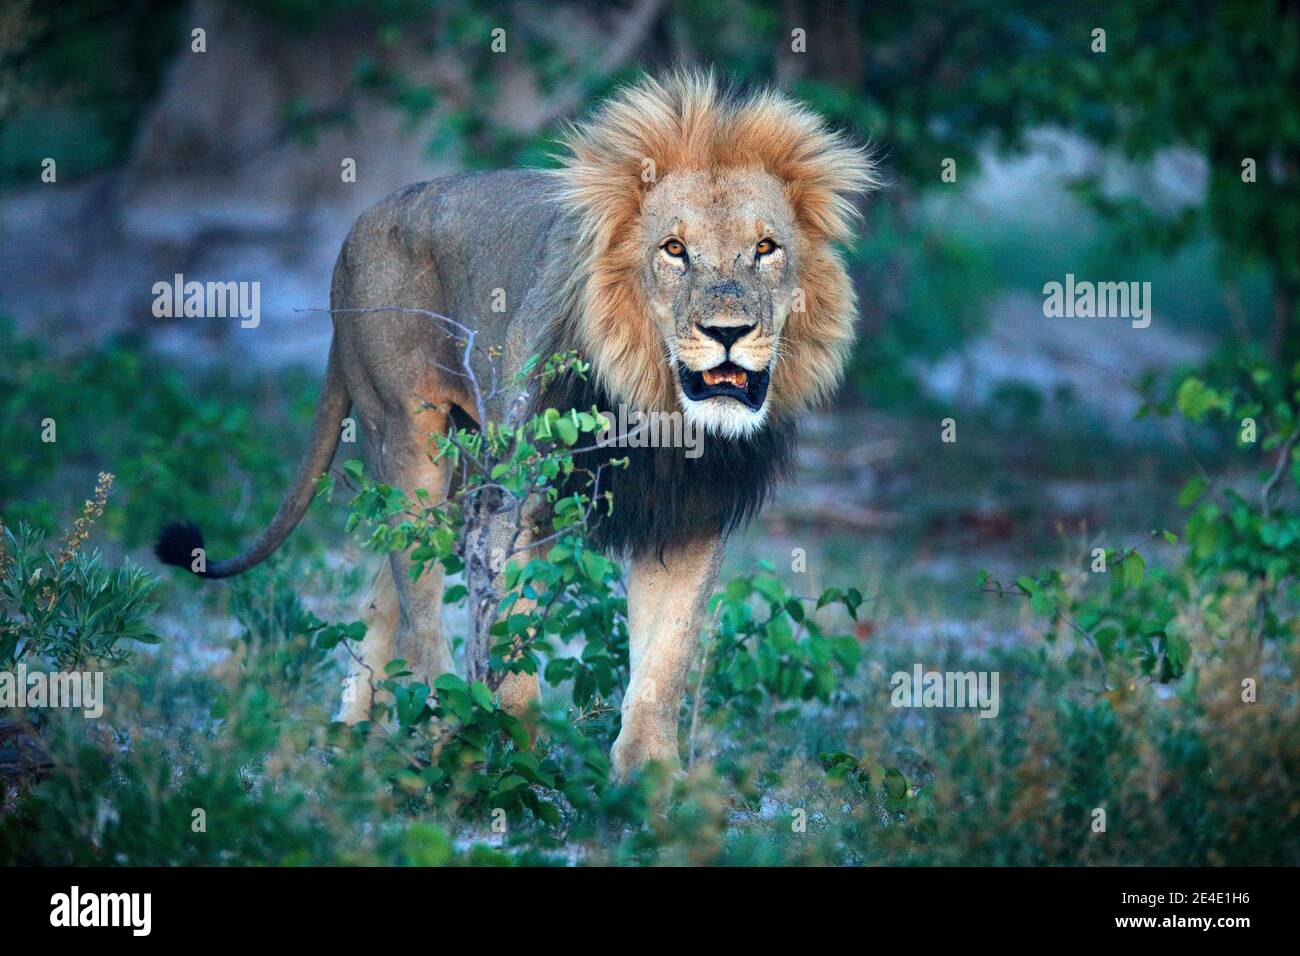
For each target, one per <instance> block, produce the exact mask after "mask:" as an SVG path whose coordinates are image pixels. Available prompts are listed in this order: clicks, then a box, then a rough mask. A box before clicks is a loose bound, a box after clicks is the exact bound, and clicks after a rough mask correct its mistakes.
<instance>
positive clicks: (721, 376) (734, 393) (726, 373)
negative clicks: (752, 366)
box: [677, 361, 771, 412]
mask: <svg viewBox="0 0 1300 956" xmlns="http://www.w3.org/2000/svg"><path fill="white" fill-rule="evenodd" d="M677 377H678V378H679V379H680V380H681V383H682V394H684V395H685V396H686V397H687V398H688V399H690V400H691V401H693V402H701V401H704V400H705V399H709V398H724V397H725V398H734V399H735V400H736V401H738V402H740V403H741V404H742V405H744V406H745V407H746V408H748V409H750V410H751V411H755V412H756V411H758V410H759V409H760V408H762V407H763V402H764V400H766V398H767V385H768V382H769V381H771V375H770V374H769V373H768V370H767V369H761V370H759V371H757V372H751V371H749V370H748V369H744V368H741V367H740V366H739V365H737V364H736V363H734V362H730V361H728V362H723V363H722V364H721V365H715V366H714V367H713V368H709V369H705V370H704V371H701V372H695V371H692V370H691V369H689V368H687V367H686V366H685V365H684V364H683V363H681V362H678V363H677Z"/></svg>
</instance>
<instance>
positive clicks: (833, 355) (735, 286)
mask: <svg viewBox="0 0 1300 956" xmlns="http://www.w3.org/2000/svg"><path fill="white" fill-rule="evenodd" d="M567 146H568V153H569V154H568V156H567V157H566V159H565V162H564V165H563V166H562V168H561V169H560V170H558V171H557V173H556V175H557V177H558V179H559V190H558V193H559V199H560V202H561V203H562V205H564V206H565V207H566V208H567V209H568V210H569V211H570V212H571V213H572V214H573V215H574V216H575V218H576V220H577V226H578V242H577V248H578V249H579V250H581V261H580V262H579V263H578V264H577V268H576V269H575V273H576V275H575V280H574V281H575V282H576V283H579V285H578V286H577V292H576V295H577V297H578V298H579V299H580V307H579V309H578V310H577V311H578V313H579V314H580V316H581V321H580V322H579V325H578V327H577V328H576V329H571V330H570V333H571V334H572V335H573V336H574V337H575V338H576V339H577V342H576V344H577V346H578V347H579V348H580V349H581V350H582V351H583V352H585V353H586V354H587V355H589V356H590V357H591V359H592V365H593V367H594V369H595V374H596V376H597V379H598V381H599V383H600V385H601V386H602V388H603V389H604V390H605V391H606V392H607V393H608V394H609V395H611V396H613V397H615V398H617V399H618V400H621V401H625V402H627V403H629V404H631V405H633V406H635V407H637V408H641V409H646V410H660V411H670V410H673V409H676V408H680V409H681V410H682V411H683V413H684V414H685V415H686V416H687V418H688V419H689V420H692V421H694V422H696V423H698V424H699V425H700V426H702V427H703V428H704V429H705V430H706V431H707V432H709V433H712V434H714V435H718V436H724V437H727V438H743V437H747V436H751V435H753V434H754V433H756V432H757V431H759V430H760V429H762V427H763V425H764V423H766V422H770V421H772V420H773V419H785V418H788V417H790V416H792V415H793V414H794V413H796V412H798V411H800V410H802V409H803V408H805V407H807V406H809V405H810V404H813V403H815V402H817V401H818V400H821V399H824V398H825V397H826V396H827V395H828V394H829V393H830V392H831V391H832V389H833V388H834V387H835V386H836V384H838V381H839V378H840V376H841V373H842V371H843V368H844V363H845V360H846V358H847V354H848V349H849V345H850V343H851V341H852V337H853V331H852V323H853V316H854V311H855V300H854V295H853V289H852V286H851V284H850V282H849V279H848V276H847V275H846V274H845V271H844V267H843V265H842V264H841V262H840V260H839V258H838V256H837V255H836V253H835V251H834V250H833V248H832V244H833V243H834V242H836V241H842V240H845V239H847V238H848V237H849V235H850V227H851V225H852V222H853V219H854V214H855V209H854V205H853V200H854V198H855V196H856V195H857V194H859V193H862V192H865V191H866V190H867V189H869V188H870V187H871V186H873V185H874V184H875V179H874V176H873V168H872V165H871V162H870V161H869V159H868V158H867V156H866V154H865V152H864V151H863V150H862V149H860V148H857V147H854V146H852V145H850V144H849V143H848V142H847V141H846V140H845V139H844V138H843V137H842V136H841V135H839V134H838V133H835V132H833V131H831V130H829V129H828V128H827V127H826V125H825V124H824V123H823V122H822V121H821V120H820V119H819V118H818V117H817V116H816V115H814V114H813V113H811V112H809V111H808V110H806V109H804V108H803V107H801V106H799V105H798V104H796V103H794V102H792V101H791V100H789V99H787V98H785V97H783V96H781V95H779V94H777V93H774V92H762V93H757V94H753V95H747V96H742V95H737V94H729V93H725V92H723V91H721V90H720V89H719V88H718V85H717V83H716V82H715V80H714V78H713V76H712V75H711V74H700V73H687V72H679V73H676V74H673V75H671V76H669V77H668V78H667V79H664V80H654V79H645V80H643V81H641V82H640V83H638V84H636V85H634V86H632V87H629V88H627V89H624V90H623V91H622V92H620V93H619V94H617V95H616V96H614V97H613V98H612V99H611V100H610V101H608V102H607V103H606V104H605V105H604V106H603V107H602V108H601V109H600V110H599V111H598V112H597V113H596V114H595V116H594V117H593V118H592V119H591V120H589V121H588V122H586V123H583V124H581V125H579V126H576V127H574V128H573V129H572V131H571V132H570V135H569V137H568V139H567Z"/></svg>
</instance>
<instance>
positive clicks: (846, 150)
mask: <svg viewBox="0 0 1300 956" xmlns="http://www.w3.org/2000/svg"><path fill="white" fill-rule="evenodd" d="M730 133H731V135H730V136H728V137H727V139H728V143H727V147H728V152H730V153H731V154H732V155H731V157H730V158H732V160H733V161H736V162H739V161H740V160H741V159H742V157H744V156H750V157H756V158H758V159H759V160H760V161H761V162H762V163H763V165H764V166H765V167H766V169H767V170H768V172H770V173H771V174H772V175H774V176H776V177H777V178H778V179H780V180H781V181H783V182H784V183H785V185H786V193H787V195H788V197H789V199H790V205H791V206H792V207H793V208H794V211H795V218H796V220H797V221H798V223H799V225H800V227H801V228H802V229H803V230H804V231H805V233H806V235H807V237H808V238H809V239H811V240H813V241H819V240H820V241H823V242H824V241H829V240H834V241H839V242H844V241H846V240H848V239H849V238H850V237H851V236H852V234H853V227H854V224H855V222H856V221H857V219H858V208H857V199H858V197H860V196H862V195H863V194H865V193H867V192H869V191H870V190H872V189H875V188H876V187H877V186H879V185H880V179H879V177H878V174H877V168H876V164H875V162H874V161H873V160H872V158H871V155H870V153H869V152H868V150H867V149H866V148H865V147H862V146H857V145H854V144H853V143H852V142H850V141H849V139H848V137H846V136H845V135H844V134H843V133H840V132H837V131H836V130H833V129H831V128H830V127H829V126H828V125H827V124H826V122H825V121H824V120H823V119H822V118H821V117H819V116H818V115H817V114H816V113H813V112H812V111H811V110H808V109H806V108H804V107H803V106H800V105H799V104H798V103H796V102H794V101H793V100H791V99H788V98H787V97H785V96H782V95H781V94H779V93H776V92H772V91H769V92H766V93H760V94H758V95H757V96H754V97H752V98H750V99H748V100H746V101H745V102H744V103H742V104H741V105H740V106H739V107H738V108H737V110H736V113H735V116H734V118H733V120H732V124H731V130H730ZM751 161H752V159H751Z"/></svg>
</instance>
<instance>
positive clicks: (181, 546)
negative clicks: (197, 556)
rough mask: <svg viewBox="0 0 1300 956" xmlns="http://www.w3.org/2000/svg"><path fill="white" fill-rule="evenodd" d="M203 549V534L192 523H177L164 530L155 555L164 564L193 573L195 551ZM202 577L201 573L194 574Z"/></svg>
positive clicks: (154, 551)
mask: <svg viewBox="0 0 1300 956" xmlns="http://www.w3.org/2000/svg"><path fill="white" fill-rule="evenodd" d="M202 547H203V532H202V531H200V530H199V527H198V525H196V524H194V523H193V522H192V521H176V522H173V523H172V524H169V525H168V526H167V527H165V528H163V529H162V533H161V534H159V535H158V543H157V544H155V545H154V546H153V553H154V554H156V555H157V556H158V560H159V561H161V562H162V563H163V564H173V565H175V566H176V567H178V568H184V569H185V570H187V571H193V568H194V549H195V548H202ZM194 573H196V574H199V576H200V577H202V574H201V573H200V572H197V571H196V572H194Z"/></svg>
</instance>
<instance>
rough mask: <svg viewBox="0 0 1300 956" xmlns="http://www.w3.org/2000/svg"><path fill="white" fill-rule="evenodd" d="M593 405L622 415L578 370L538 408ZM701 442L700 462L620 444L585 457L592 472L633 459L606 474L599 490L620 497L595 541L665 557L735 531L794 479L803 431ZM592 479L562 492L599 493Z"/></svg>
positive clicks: (775, 427) (785, 428)
mask: <svg viewBox="0 0 1300 956" xmlns="http://www.w3.org/2000/svg"><path fill="white" fill-rule="evenodd" d="M593 407H595V408H596V409H598V410H600V411H603V412H607V413H615V414H616V413H617V410H618V403H617V402H615V401H614V400H612V399H611V398H610V397H609V396H608V395H607V394H605V392H604V390H603V389H602V388H600V386H599V385H597V384H596V383H595V380H594V379H593V378H591V377H588V378H586V379H582V378H579V377H578V376H576V375H573V374H571V373H570V374H568V375H565V376H563V377H561V378H560V379H557V380H556V381H555V382H553V383H551V385H550V386H549V387H548V388H547V389H546V390H545V391H543V392H542V393H541V394H540V395H539V396H538V398H537V399H536V401H535V403H534V410H535V411H540V410H542V409H546V408H555V409H558V410H560V411H567V410H568V409H571V408H573V409H577V410H579V411H589V410H591V409H592V408H593ZM700 440H701V447H702V450H703V454H701V455H700V456H699V457H698V458H687V457H686V449H685V448H619V447H617V446H616V445H611V446H608V447H601V448H596V449H594V450H591V451H586V452H582V453H581V454H579V455H577V456H576V457H575V464H576V465H578V468H579V469H587V470H589V471H590V472H595V471H596V468H597V466H599V465H601V464H604V463H606V462H609V461H611V460H613V459H619V458H627V459H628V464H627V466H626V467H611V468H606V469H604V470H603V471H602V472H601V473H600V486H599V488H598V489H596V493H597V494H600V495H603V494H604V492H606V491H610V492H613V495H614V510H613V514H612V515H607V514H606V512H605V511H604V510H603V509H602V510H601V511H600V514H599V517H596V518H595V519H594V520H593V522H592V523H591V525H589V528H588V534H587V539H588V541H589V543H590V544H592V546H593V547H596V548H599V549H600V550H602V551H604V552H605V553H607V554H610V555H611V556H620V557H621V556H628V555H643V554H646V553H651V552H652V553H654V554H656V555H657V556H658V557H659V558H660V559H661V560H662V558H663V554H664V550H665V548H666V547H668V546H669V545H675V544H680V543H684V542H687V541H690V540H692V539H696V538H699V537H700V536H701V535H702V534H706V533H712V534H723V535H726V534H729V533H730V532H731V531H733V530H735V529H737V528H739V527H741V526H743V525H744V524H746V523H747V522H748V521H749V520H750V519H752V518H753V517H754V516H755V515H756V514H757V513H758V511H759V509H760V508H761V507H762V506H763V504H764V503H765V502H766V501H767V499H768V498H769V497H770V496H771V494H772V492H773V491H774V490H775V488H776V486H777V485H778V484H779V483H780V482H782V481H783V480H784V479H785V478H786V477H788V475H789V472H790V468H791V464H792V462H793V457H794V443H795V426H794V424H793V422H775V423H769V424H768V425H767V426H766V427H765V428H763V429H762V430H761V431H760V432H758V433H757V434H755V435H753V436H750V437H747V438H743V439H728V438H721V437H717V436H714V435H711V434H708V433H701V439H700ZM590 477H591V476H590V474H587V473H584V472H581V471H579V472H578V473H577V474H575V475H574V476H573V477H572V478H570V479H568V480H567V483H566V484H562V485H561V487H560V489H559V490H560V493H561V494H562V495H567V494H572V493H574V492H581V493H585V494H591V493H592V490H593V489H592V487H591V485H590Z"/></svg>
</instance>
